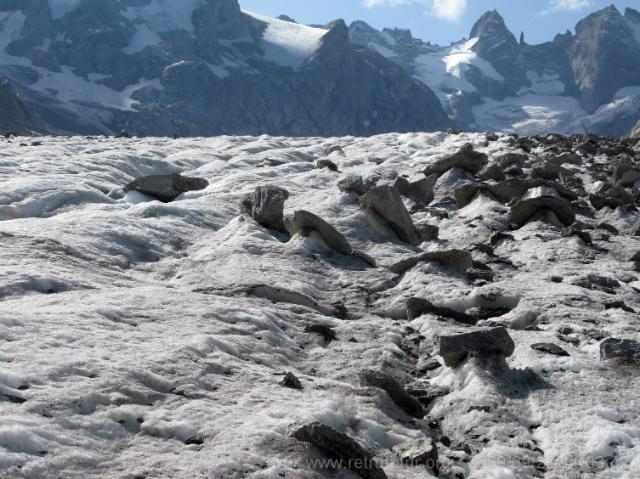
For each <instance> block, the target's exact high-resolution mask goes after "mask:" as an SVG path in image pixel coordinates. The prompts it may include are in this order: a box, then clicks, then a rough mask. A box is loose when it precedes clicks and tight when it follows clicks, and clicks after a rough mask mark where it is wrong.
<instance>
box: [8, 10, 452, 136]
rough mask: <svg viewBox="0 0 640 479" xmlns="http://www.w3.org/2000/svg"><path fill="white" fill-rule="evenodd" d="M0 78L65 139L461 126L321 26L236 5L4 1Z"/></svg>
mask: <svg viewBox="0 0 640 479" xmlns="http://www.w3.org/2000/svg"><path fill="white" fill-rule="evenodd" d="M0 71H1V72H2V73H3V74H4V75H5V76H6V77H8V78H9V79H10V80H11V81H12V83H13V85H14V87H15V88H16V89H17V90H18V91H19V92H20V94H21V95H22V97H23V98H24V100H25V102H26V103H27V104H28V105H29V107H30V108H31V110H32V111H33V112H34V114H35V115H37V116H38V117H40V118H42V120H43V121H44V122H45V123H46V125H47V126H48V127H49V128H50V129H53V130H56V131H68V132H85V133H90V132H109V131H116V130H119V129H122V128H126V129H128V130H131V131H132V132H133V133H138V134H146V135H174V134H179V135H213V134H224V133H234V134H262V133H271V134H283V133H288V134H293V135H302V134H305V135H331V134H346V133H353V134H359V135H369V134H372V133H376V132H382V131H389V130H398V131H409V130H414V129H415V130H425V129H426V130H431V129H442V128H447V127H448V126H450V124H451V123H450V120H449V118H448V117H447V116H446V114H445V113H444V111H443V109H442V108H441V106H440V103H439V102H438V101H437V99H436V98H435V96H434V95H433V93H432V92H431V91H430V90H429V88H427V87H426V86H425V85H424V84H422V83H420V82H419V81H416V80H415V79H413V78H411V77H410V76H409V75H408V74H406V73H405V72H404V70H402V69H401V68H399V67H398V66H397V65H395V64H394V63H393V62H391V61H389V60H387V59H385V58H384V57H382V56H379V55H376V54H374V53H372V52H371V51H370V50H368V49H363V48H361V47H355V46H353V45H352V44H351V42H350V39H349V35H348V29H347V26H346V25H345V24H344V22H341V21H337V22H334V23H332V24H330V25H327V26H324V27H308V26H304V25H298V24H296V23H293V22H290V21H285V20H280V19H273V18H268V17H263V16H261V15H257V14H253V13H247V12H243V11H242V10H241V9H240V5H239V4H238V2H237V0H101V1H100V2H94V1H92V0H27V1H22V0H21V1H11V0H0Z"/></svg>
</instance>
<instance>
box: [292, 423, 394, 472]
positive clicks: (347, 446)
mask: <svg viewBox="0 0 640 479" xmlns="http://www.w3.org/2000/svg"><path fill="white" fill-rule="evenodd" d="M291 437H293V438H295V439H297V440H298V441H302V442H308V443H309V444H312V445H313V446H315V447H316V448H318V449H319V450H320V451H322V452H323V453H324V454H326V455H327V456H329V457H330V458H331V459H334V460H337V461H339V462H340V463H341V464H343V468H345V469H349V470H351V471H353V472H355V473H356V474H358V475H359V476H360V477H362V478H363V479H386V477H387V475H386V474H385V473H384V471H383V470H382V469H381V468H380V467H379V466H378V465H377V464H376V462H375V460H374V458H373V456H372V455H371V454H370V453H368V452H367V451H365V450H364V448H363V447H362V446H361V445H360V444H358V443H357V442H356V441H354V440H353V439H351V438H350V437H349V436H347V435H346V434H343V433H340V432H338V431H336V430H335V429H333V428H331V427H329V426H325V425H324V424H320V423H318V422H313V423H311V424H307V425H305V426H302V427H301V428H300V429H298V430H296V431H294V432H293V434H291Z"/></svg>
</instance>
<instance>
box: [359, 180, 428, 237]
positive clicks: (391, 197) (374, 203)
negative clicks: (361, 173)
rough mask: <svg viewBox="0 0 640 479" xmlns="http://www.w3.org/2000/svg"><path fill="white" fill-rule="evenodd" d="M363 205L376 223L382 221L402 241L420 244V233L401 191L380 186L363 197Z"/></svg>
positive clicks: (369, 216) (371, 219) (368, 215)
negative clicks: (403, 200)
mask: <svg viewBox="0 0 640 479" xmlns="http://www.w3.org/2000/svg"><path fill="white" fill-rule="evenodd" d="M362 207H363V208H364V211H365V213H366V215H367V217H368V218H369V220H370V221H371V222H372V223H373V224H374V225H375V224H380V223H382V224H383V225H386V226H388V228H389V229H391V231H393V233H395V235H396V236H397V237H398V238H399V239H401V240H402V241H405V242H407V243H410V244H413V245H418V244H420V242H421V239H420V234H419V233H418V230H417V229H416V227H415V226H414V224H413V220H412V219H411V215H410V214H409V212H408V211H407V208H406V206H405V205H404V203H403V202H402V197H401V196H400V193H399V192H398V190H397V189H396V188H394V187H393V186H387V185H385V186H378V187H376V188H373V189H372V190H370V191H369V192H368V193H367V194H366V195H364V197H363V199H362Z"/></svg>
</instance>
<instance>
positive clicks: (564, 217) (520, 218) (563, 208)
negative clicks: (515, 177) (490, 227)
mask: <svg viewBox="0 0 640 479" xmlns="http://www.w3.org/2000/svg"><path fill="white" fill-rule="evenodd" d="M542 208H547V209H548V210H551V211H553V212H554V213H555V215H556V216H557V217H558V220H560V223H562V224H563V225H564V226H571V225H572V224H573V223H575V221H576V214H575V212H574V211H573V208H572V206H571V203H570V202H569V201H567V200H566V199H564V198H561V197H560V195H559V194H558V192H557V191H556V190H554V189H553V188H549V187H537V188H532V189H531V190H529V191H528V192H527V193H526V194H525V195H524V196H523V197H522V198H521V199H520V200H519V201H517V202H516V203H515V204H514V205H513V206H512V207H511V212H510V217H509V220H510V222H511V223H512V224H514V225H515V226H516V227H518V228H520V227H522V226H524V225H525V224H526V223H527V222H528V221H529V220H530V219H531V217H532V216H534V215H535V214H536V213H537V212H538V211H540V210H541V209H542Z"/></svg>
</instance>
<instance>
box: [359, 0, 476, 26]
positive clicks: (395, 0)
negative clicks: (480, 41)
mask: <svg viewBox="0 0 640 479" xmlns="http://www.w3.org/2000/svg"><path fill="white" fill-rule="evenodd" d="M363 3H364V5H365V6H367V7H378V6H382V5H389V6H392V7H398V6H402V5H424V6H425V7H426V8H427V11H426V13H427V14H430V15H433V16H435V17H438V18H440V19H442V20H446V21H448V22H458V21H460V19H461V18H462V16H463V15H464V14H465V13H466V12H467V7H468V6H469V2H468V0H363Z"/></svg>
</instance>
